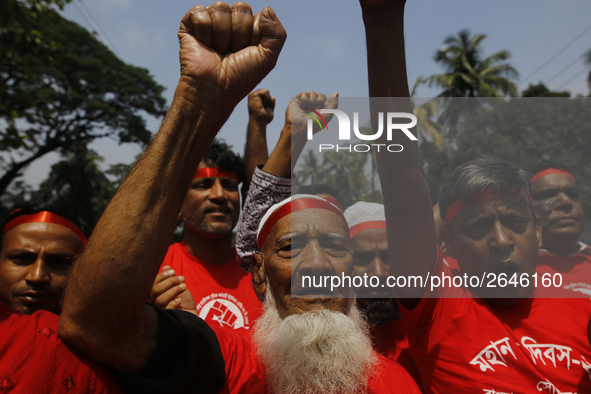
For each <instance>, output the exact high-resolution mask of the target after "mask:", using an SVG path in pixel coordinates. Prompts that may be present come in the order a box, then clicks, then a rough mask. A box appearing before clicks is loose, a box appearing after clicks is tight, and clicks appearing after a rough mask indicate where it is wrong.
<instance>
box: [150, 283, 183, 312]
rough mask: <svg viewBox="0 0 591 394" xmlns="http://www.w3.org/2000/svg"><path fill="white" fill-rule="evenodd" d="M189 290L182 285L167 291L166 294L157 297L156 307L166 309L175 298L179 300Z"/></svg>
mask: <svg viewBox="0 0 591 394" xmlns="http://www.w3.org/2000/svg"><path fill="white" fill-rule="evenodd" d="M185 290H187V285H186V284H184V283H181V284H180V285H178V286H175V287H173V288H172V289H169V290H167V291H166V292H164V293H162V294H160V295H159V296H158V297H156V302H155V303H154V305H156V307H158V308H166V306H167V305H168V304H170V302H171V301H172V300H174V299H175V298H179V296H180V295H181V294H182V292H183V291H185Z"/></svg>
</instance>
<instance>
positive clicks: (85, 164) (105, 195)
mask: <svg viewBox="0 0 591 394" xmlns="http://www.w3.org/2000/svg"><path fill="white" fill-rule="evenodd" d="M102 161H103V158H102V157H101V156H99V155H98V154H97V153H96V152H94V151H92V150H87V149H85V148H83V149H80V150H78V151H76V152H68V153H67V154H65V158H64V160H62V161H60V162H58V163H55V164H54V165H52V166H51V172H50V174H49V177H48V178H47V179H46V180H44V181H43V182H42V183H41V184H40V185H39V190H37V191H35V192H33V193H32V196H31V200H30V201H29V203H33V204H41V203H44V204H50V205H55V206H59V207H63V208H64V209H67V210H68V212H69V213H70V214H71V215H72V216H73V217H76V218H77V219H78V220H79V221H80V222H82V223H84V224H85V225H86V226H87V227H89V228H93V227H94V225H95V224H96V222H97V221H98V219H99V218H100V216H101V215H102V213H103V210H104V209H105V208H106V206H107V203H108V202H109V200H110V198H111V197H112V196H113V194H114V193H115V190H116V187H115V185H114V184H113V182H111V181H110V180H109V179H108V178H107V177H106V176H105V174H103V172H102V171H101V170H100V168H99V163H100V162H102Z"/></svg>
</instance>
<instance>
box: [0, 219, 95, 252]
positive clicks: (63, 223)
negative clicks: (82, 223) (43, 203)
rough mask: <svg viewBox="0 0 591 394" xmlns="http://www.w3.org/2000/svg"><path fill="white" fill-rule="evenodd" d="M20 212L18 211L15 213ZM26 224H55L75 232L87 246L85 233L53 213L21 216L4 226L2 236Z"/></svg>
mask: <svg viewBox="0 0 591 394" xmlns="http://www.w3.org/2000/svg"><path fill="white" fill-rule="evenodd" d="M15 212H18V211H15ZM24 223H53V224H57V225H59V226H62V227H65V228H67V229H68V230H71V231H73V232H74V233H75V234H76V235H77V236H78V238H80V239H81V240H82V243H84V244H85V245H86V236H85V235H84V233H83V232H82V231H80V229H79V228H78V227H77V226H76V225H75V224H74V223H72V222H70V221H69V220H67V219H64V218H63V217H61V216H60V215H58V214H56V213H53V212H49V211H42V212H39V213H34V214H31V215H23V216H19V217H18V218H15V219H12V220H11V221H10V222H8V223H6V226H4V230H2V236H4V234H6V232H7V231H8V230H10V229H11V228H13V227H16V226H18V225H20V224H24Z"/></svg>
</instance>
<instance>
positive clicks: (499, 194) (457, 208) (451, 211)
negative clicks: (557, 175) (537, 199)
mask: <svg viewBox="0 0 591 394" xmlns="http://www.w3.org/2000/svg"><path fill="white" fill-rule="evenodd" d="M510 196H513V197H519V193H517V194H513V195H511V194H509V193H507V192H506V191H503V190H497V191H492V186H489V187H487V188H486V189H484V190H483V191H481V192H478V193H474V194H473V195H471V196H470V198H469V200H468V201H465V200H464V199H462V198H458V199H457V200H456V201H454V203H453V204H451V205H450V206H449V208H447V211H446V212H445V224H446V226H449V224H450V223H451V221H452V220H453V219H454V218H455V217H456V216H457V215H458V214H459V213H460V212H462V211H463V210H464V209H466V208H469V207H471V206H472V205H474V204H478V203H479V202H482V201H488V200H495V199H497V198H504V197H510ZM525 198H526V200H527V201H530V202H531V197H530V196H529V194H527V195H526V196H525Z"/></svg>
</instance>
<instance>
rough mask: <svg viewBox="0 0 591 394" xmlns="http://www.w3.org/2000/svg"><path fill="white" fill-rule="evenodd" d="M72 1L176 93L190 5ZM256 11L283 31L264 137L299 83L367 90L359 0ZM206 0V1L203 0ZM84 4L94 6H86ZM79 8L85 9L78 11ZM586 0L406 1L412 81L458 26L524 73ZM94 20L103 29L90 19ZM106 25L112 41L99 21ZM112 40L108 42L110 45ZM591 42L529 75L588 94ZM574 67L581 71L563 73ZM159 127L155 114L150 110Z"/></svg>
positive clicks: (42, 172)
mask: <svg viewBox="0 0 591 394" xmlns="http://www.w3.org/2000/svg"><path fill="white" fill-rule="evenodd" d="M82 1H83V2H84V5H81V4H80V3H79V0H76V2H77V3H78V4H70V5H68V6H66V9H65V10H64V12H63V14H64V16H65V17H66V18H68V19H71V20H74V21H76V22H77V23H79V24H81V25H82V26H85V27H86V28H88V29H89V30H97V31H99V38H100V39H101V40H103V41H104V42H105V43H106V44H107V45H108V46H109V47H110V48H111V49H112V50H114V51H115V52H116V53H117V54H118V55H119V57H120V58H121V59H123V60H124V61H125V62H127V63H130V64H133V65H136V66H140V67H143V68H146V69H148V70H149V71H150V73H151V74H152V75H153V76H154V78H155V80H156V81H157V82H158V83H160V84H161V85H163V86H165V87H166V91H165V93H164V95H165V96H166V98H167V101H168V103H170V101H171V100H172V96H173V93H174V89H175V86H176V83H177V81H178V78H179V66H178V41H177V37H176V31H177V29H178V25H179V22H180V19H181V18H182V16H183V15H184V14H185V12H186V11H188V10H189V9H190V8H191V7H192V6H193V5H195V4H197V3H195V4H194V3H192V2H190V1H185V0H169V1H163V0H94V1H92V2H90V1H89V0H82ZM249 4H251V6H252V8H253V11H254V12H258V11H260V10H261V9H262V8H263V7H265V6H268V5H270V6H272V7H273V8H274V10H275V11H276V13H277V15H278V16H279V18H280V20H281V21H282V23H283V25H284V26H285V28H286V30H287V32H288V40H287V42H286V44H285V47H284V49H283V52H282V54H281V57H280V59H279V62H278V63H277V66H276V68H275V70H273V72H272V73H271V74H270V75H269V76H268V77H267V78H266V79H265V80H264V81H263V82H262V83H261V84H260V86H259V87H261V88H266V89H269V90H270V91H271V94H273V95H274V96H276V97H277V104H276V113H275V120H274V121H273V123H271V124H270V125H269V129H268V132H269V133H268V134H269V145H270V147H273V146H274V143H275V142H276V140H277V138H278V135H279V131H280V130H281V127H282V125H283V118H284V112H285V108H286V106H287V104H288V102H289V98H290V97H292V96H295V95H296V94H298V93H299V92H301V91H310V90H315V91H317V92H323V93H326V94H327V95H329V94H331V93H333V92H335V91H338V92H339V93H340V95H341V97H363V96H367V69H366V60H365V37H364V33H363V23H362V20H361V12H360V7H359V4H358V2H357V1H345V0H314V1H311V0H300V1H297V2H296V1H289V2H287V1H283V2H279V1H266V2H261V1H258V0H255V1H251V2H249ZM205 5H209V4H205ZM88 10H90V14H89V13H88ZM83 15H85V16H86V18H85V17H83ZM589 15H591V2H589V1H588V0H512V1H508V0H495V1H480V0H447V1H442V0H408V1H407V6H406V26H405V35H406V47H407V63H408V75H409V83H410V84H411V86H412V84H413V83H414V81H415V80H416V78H417V77H418V76H421V75H422V76H427V75H431V74H436V73H441V72H442V71H443V70H442V69H441V68H440V67H439V66H438V65H437V64H435V63H434V61H433V55H434V53H435V51H436V50H437V49H439V48H441V47H442V45H443V41H444V39H445V37H447V36H449V35H453V34H456V33H457V32H459V31H460V30H462V29H464V28H468V29H470V30H471V31H472V33H482V34H486V35H487V36H488V37H487V38H486V39H485V40H484V41H483V47H484V50H485V53H484V54H485V56H487V55H490V54H492V53H494V52H496V51H499V50H502V49H505V50H508V51H510V52H511V54H512V57H511V59H510V60H509V62H510V63H511V64H512V65H513V66H514V67H515V68H516V69H517V70H518V71H519V73H520V79H521V80H523V79H524V78H525V77H528V76H529V75H530V74H531V73H532V72H534V71H535V70H536V69H537V68H538V67H539V66H541V65H542V64H543V63H544V62H546V61H547V60H548V59H550V58H551V57H552V56H553V55H555V54H556V53H558V52H559V51H560V50H562V49H563V48H564V47H565V46H566V45H567V44H569V43H570V42H571V41H572V40H573V39H575V38H576V37H577V36H579V35H580V34H581V33H582V32H583V31H585V30H586V29H588V28H590V27H591V20H590V19H589ZM94 20H96V21H97V22H98V24H99V25H100V28H98V27H97V26H96V25H94ZM101 29H102V30H103V31H104V32H106V36H107V37H108V40H106V39H105V38H103V36H102V35H101V34H100V30H101ZM111 43H112V44H111ZM589 49H591V29H590V31H588V32H587V33H586V34H585V35H583V36H582V37H581V38H580V39H579V40H578V41H576V42H575V43H574V44H572V45H571V46H570V47H569V48H567V49H566V50H564V51H563V52H562V53H561V55H560V56H558V57H557V58H556V59H555V60H553V61H552V62H551V63H550V64H548V65H547V66H545V67H544V68H543V69H542V70H540V71H539V72H537V73H536V74H535V75H534V76H533V77H532V78H531V79H530V80H529V81H526V83H525V84H524V85H523V86H522V85H521V83H522V82H521V81H519V82H518V85H519V86H520V90H522V89H524V88H526V87H527V83H528V82H533V83H538V82H540V81H542V82H547V81H549V80H550V79H551V78H552V77H554V76H555V75H556V74H557V73H559V72H561V71H563V70H564V69H565V68H566V67H567V66H568V65H570V64H572V63H573V62H574V64H573V65H572V66H571V67H570V68H568V69H567V70H565V71H563V72H562V74H561V75H560V76H558V77H556V78H555V79H554V80H552V81H551V82H549V83H547V85H548V86H549V87H550V88H551V89H558V88H561V89H562V90H569V91H571V92H573V93H575V94H577V93H580V94H583V95H588V94H589V87H588V86H587V83H586V77H587V75H588V71H589V66H586V65H585V64H584V63H583V61H582V60H579V61H577V60H576V59H577V58H578V57H580V56H581V55H582V54H583V53H584V52H586V51H588V50H589ZM576 74H579V76H578V77H576V78H574V79H572V81H570V82H569V83H567V84H565V83H566V82H567V81H568V80H569V79H571V78H572V77H574V76H575V75H576ZM438 93H439V91H438V90H437V89H429V88H427V87H423V88H421V89H419V91H418V95H419V96H422V97H429V96H435V95H437V94H438ZM247 117H248V116H247V109H246V102H245V101H243V102H242V103H240V105H239V106H238V107H236V109H235V110H234V113H233V115H232V116H231V118H230V119H229V121H228V122H227V123H226V125H225V126H224V128H223V129H222V131H221V133H220V134H219V136H220V137H221V138H224V139H225V140H226V141H227V142H228V143H230V144H231V145H233V146H234V149H235V150H237V151H239V152H242V150H243V147H244V142H245V130H246V122H247ZM148 125H149V128H150V129H151V130H152V131H153V132H156V131H157V129H158V126H159V121H156V120H154V119H150V120H149V122H148ZM92 147H93V149H95V150H97V151H98V152H99V153H100V154H101V155H102V156H104V157H105V159H106V161H105V164H107V163H108V164H113V163H120V162H124V163H129V162H131V161H132V160H133V158H134V156H135V155H136V154H137V153H139V147H138V146H136V145H129V144H128V145H122V146H118V145H117V144H116V143H115V142H113V141H110V140H103V141H99V142H95V143H94V144H93V145H92ZM56 158H57V156H56V155H51V156H48V157H47V158H45V159H43V160H40V161H39V162H38V163H36V164H34V165H33V166H31V168H30V169H29V170H28V171H27V173H26V176H25V180H26V181H27V182H28V183H31V184H34V185H36V184H37V183H38V182H40V181H41V180H43V179H45V177H46V176H47V173H48V170H49V165H50V163H51V162H53V161H55V160H56Z"/></svg>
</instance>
